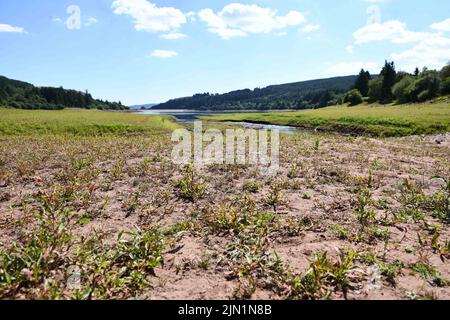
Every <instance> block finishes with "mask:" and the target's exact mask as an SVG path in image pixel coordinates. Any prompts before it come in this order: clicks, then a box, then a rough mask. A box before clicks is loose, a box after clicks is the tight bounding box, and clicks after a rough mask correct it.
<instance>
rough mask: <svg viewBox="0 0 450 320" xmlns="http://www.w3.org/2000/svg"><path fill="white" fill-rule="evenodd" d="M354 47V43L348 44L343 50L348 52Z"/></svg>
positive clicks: (351, 51)
mask: <svg viewBox="0 0 450 320" xmlns="http://www.w3.org/2000/svg"><path fill="white" fill-rule="evenodd" d="M354 49H355V46H354V45H348V46H346V47H345V51H347V52H348V53H353V50H354Z"/></svg>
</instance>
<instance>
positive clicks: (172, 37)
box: [159, 32, 187, 40]
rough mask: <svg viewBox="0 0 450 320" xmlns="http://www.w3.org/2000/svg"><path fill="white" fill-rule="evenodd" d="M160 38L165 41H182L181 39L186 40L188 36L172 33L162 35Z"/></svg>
mask: <svg viewBox="0 0 450 320" xmlns="http://www.w3.org/2000/svg"><path fill="white" fill-rule="evenodd" d="M159 37H160V38H161V39H165V40H181V39H186V38H187V35H185V34H184V33H179V32H172V33H166V34H162V35H160V36H159Z"/></svg>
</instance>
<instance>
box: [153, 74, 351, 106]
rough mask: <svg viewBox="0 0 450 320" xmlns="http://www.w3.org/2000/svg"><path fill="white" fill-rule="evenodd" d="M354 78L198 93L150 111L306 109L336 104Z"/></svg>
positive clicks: (171, 101) (163, 104)
mask: <svg viewBox="0 0 450 320" xmlns="http://www.w3.org/2000/svg"><path fill="white" fill-rule="evenodd" d="M355 80H356V76H347V77H337V78H329V79H320V80H311V81H303V82H296V83H288V84H282V85H273V86H269V87H266V88H262V89H261V88H256V89H254V90H250V89H244V90H238V91H232V92H229V93H225V94H211V93H202V94H196V95H194V96H192V97H185V98H178V99H173V100H170V101H168V102H166V103H162V104H159V105H157V106H156V107H154V109H197V110H203V109H208V110H250V109H254V110H271V109H310V108H320V107H325V106H327V105H331V104H336V103H337V102H338V100H339V99H340V98H341V97H342V93H344V92H346V91H348V90H349V89H350V88H351V87H352V86H353V85H354V83H355Z"/></svg>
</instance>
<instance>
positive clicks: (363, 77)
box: [354, 69, 372, 97]
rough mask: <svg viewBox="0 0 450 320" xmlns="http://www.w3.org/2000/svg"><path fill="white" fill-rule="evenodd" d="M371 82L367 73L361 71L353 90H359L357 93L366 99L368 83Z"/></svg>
mask: <svg viewBox="0 0 450 320" xmlns="http://www.w3.org/2000/svg"><path fill="white" fill-rule="evenodd" d="M370 80H372V77H371V75H370V73H369V72H368V71H365V70H364V69H361V71H360V72H359V75H358V78H357V79H356V82H355V85H354V89H357V90H359V92H360V93H361V94H362V95H363V96H364V97H367V95H368V94H369V81H370Z"/></svg>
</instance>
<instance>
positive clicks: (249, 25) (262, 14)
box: [198, 3, 306, 39]
mask: <svg viewBox="0 0 450 320" xmlns="http://www.w3.org/2000/svg"><path fill="white" fill-rule="evenodd" d="M198 17H199V18H200V20H202V21H203V22H206V24H207V25H208V31H210V32H212V33H216V34H218V35H219V36H220V37H222V38H223V39H231V38H233V37H243V36H247V35H249V34H260V33H269V32H272V31H278V32H280V31H282V30H283V29H285V28H287V27H289V26H298V25H300V24H302V23H304V22H306V18H305V16H304V15H303V13H301V12H299V11H290V12H289V13H288V14H286V15H285V16H278V15H277V12H276V11H275V10H272V9H270V8H262V7H259V6H258V5H256V4H252V5H246V4H240V3H232V4H229V5H227V6H225V7H224V8H223V9H222V11H220V12H218V13H215V12H214V11H213V10H212V9H203V10H201V11H200V12H199V13H198Z"/></svg>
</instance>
